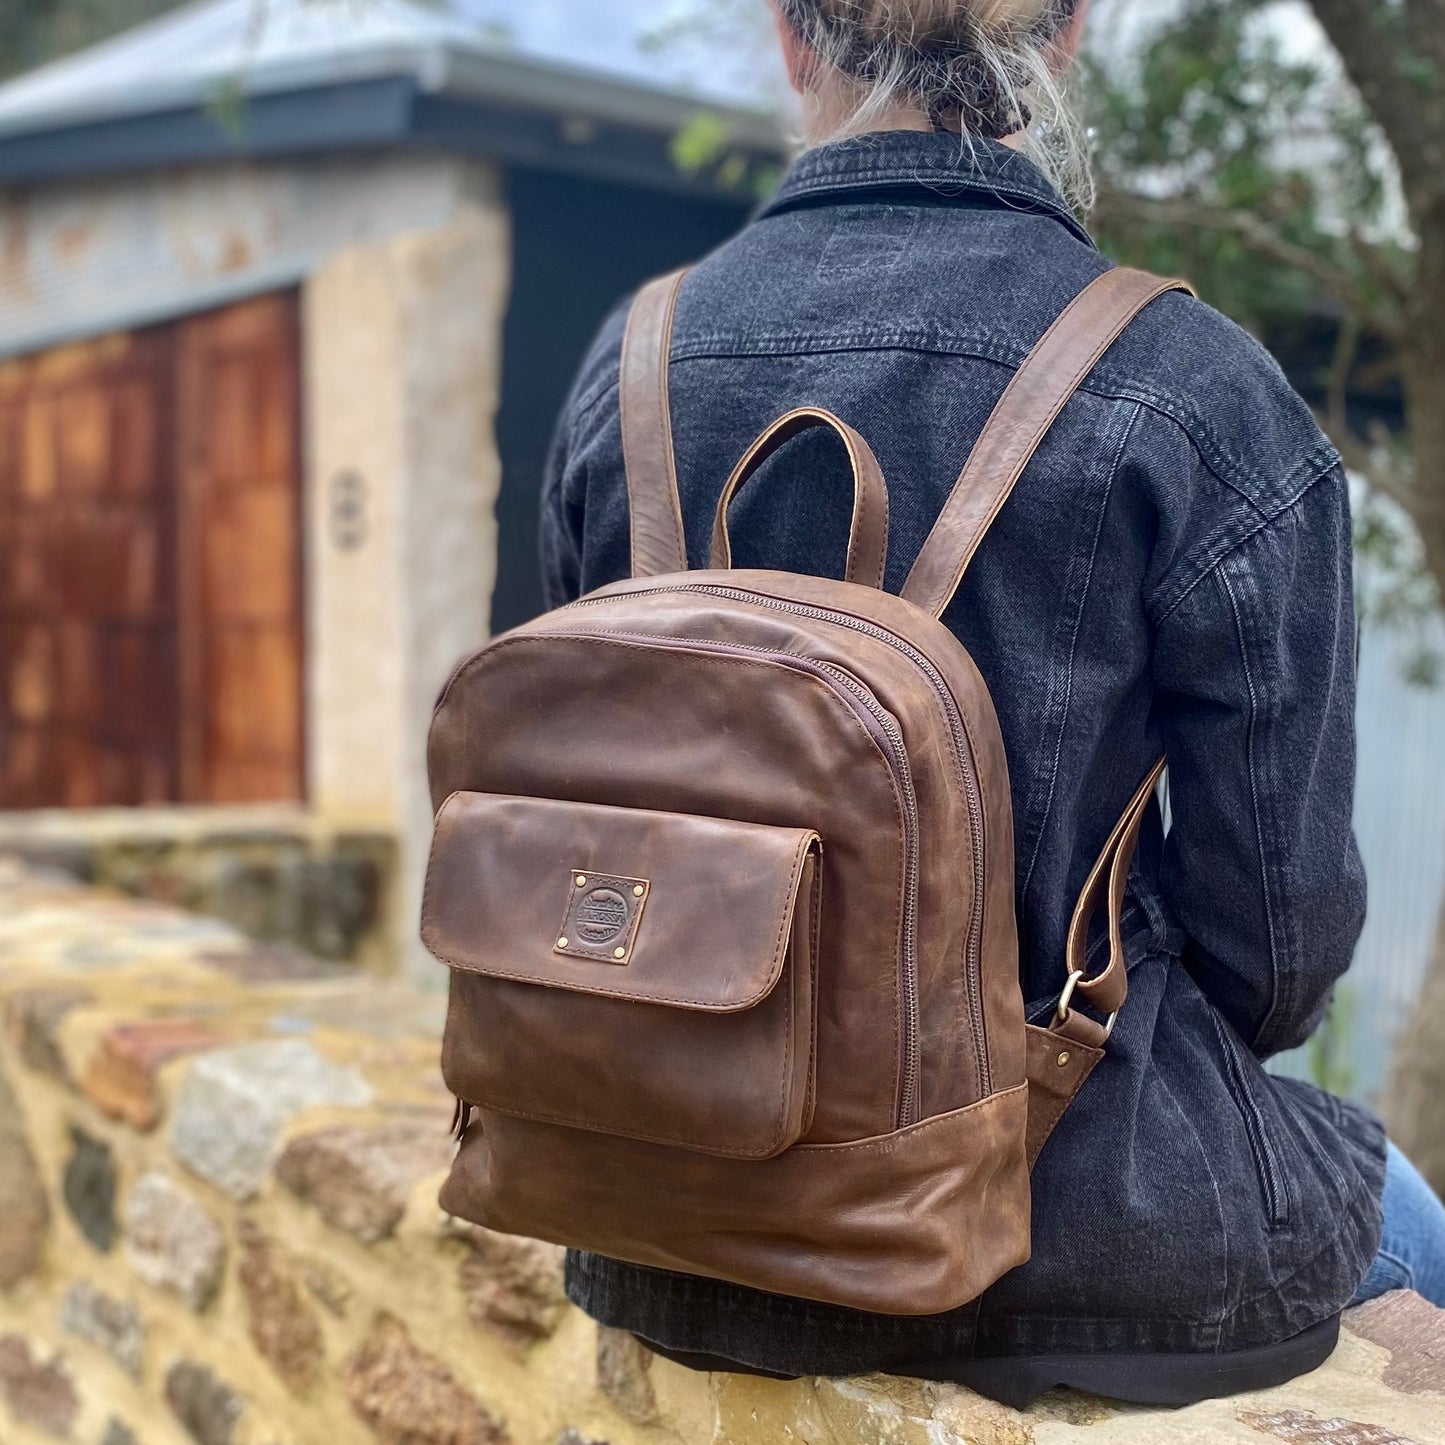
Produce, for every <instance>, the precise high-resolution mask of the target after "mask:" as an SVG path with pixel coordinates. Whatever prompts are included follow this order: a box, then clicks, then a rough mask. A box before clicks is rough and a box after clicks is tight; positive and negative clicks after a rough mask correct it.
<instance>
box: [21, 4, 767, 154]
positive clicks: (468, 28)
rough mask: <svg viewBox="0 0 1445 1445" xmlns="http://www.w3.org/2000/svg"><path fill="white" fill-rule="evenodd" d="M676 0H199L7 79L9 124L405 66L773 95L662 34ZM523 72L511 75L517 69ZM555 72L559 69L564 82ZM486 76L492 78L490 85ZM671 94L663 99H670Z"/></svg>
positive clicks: (535, 96)
mask: <svg viewBox="0 0 1445 1445" xmlns="http://www.w3.org/2000/svg"><path fill="white" fill-rule="evenodd" d="M675 11H676V0H442V3H438V4H435V5H428V4H421V3H415V0H198V3H195V4H191V5H186V6H183V7H181V8H180V9H178V10H175V11H172V12H170V13H169V14H166V15H163V16H161V17H160V18H158V19H156V20H152V21H150V22H149V23H147V24H144V25H141V26H138V27H136V28H135V29H133V30H130V31H127V32H126V33H125V34H123V35H120V36H118V37H116V38H115V39H112V40H109V41H106V42H104V43H103V44H100V45H97V46H93V47H92V48H90V49H88V50H85V51H82V52H80V53H79V54H76V55H72V56H68V57H66V58H64V59H62V60H58V61H55V62H53V63H51V64H50V65H46V66H43V67H41V68H40V69H38V70H35V71H32V72H31V73H30V74H28V75H24V76H21V77H19V78H18V79H16V80H13V81H11V82H10V83H9V84H7V85H5V86H0V137H4V136H15V135H34V134H37V133H41V132H45V131H49V130H58V129H64V128H67V127H73V126H79V125H87V124H93V123H95V122H97V121H106V120H110V119H121V118H125V117H133V116H137V115H144V114H155V113H160V112H165V111H168V110H175V109H179V108H184V107H187V106H196V105H204V104H210V103H212V102H213V101H214V100H215V99H216V97H217V96H218V95H224V94H226V93H227V92H230V91H234V90H235V89H236V88H239V89H240V91H241V92H242V93H243V94H246V95H267V94H274V93H277V92H281V91H295V90H304V89H310V88H316V87H322V86H327V85H341V84H346V83H349V82H356V81H363V80H371V79H375V78H378V77H383V76H405V77H407V78H408V79H410V80H411V81H413V82H414V83H415V84H416V85H417V86H418V88H419V89H421V90H422V91H424V92H430V93H463V94H471V95H475V96H477V97H478V98H484V97H485V96H486V95H487V94H489V93H490V91H491V90H493V89H501V90H508V89H510V90H511V91H513V92H514V94H512V95H511V96H506V97H502V98H505V99H509V100H513V101H515V100H517V99H518V96H517V94H515V92H516V91H517V90H518V87H519V86H521V87H522V96H521V98H522V99H524V100H526V99H530V100H531V101H532V102H533V103H534V104H535V105H537V106H539V107H544V108H551V109H558V108H565V109H572V110H575V109H579V108H580V109H588V108H591V107H592V106H595V105H597V104H603V108H604V110H605V111H607V112H610V114H609V116H608V118H610V119H622V118H624V117H623V116H622V115H621V114H619V113H618V112H619V111H626V110H628V109H629V108H630V109H631V110H632V111H633V112H635V116H634V118H635V119H636V121H637V122H638V123H639V124H644V125H645V124H649V123H656V124H671V123H673V112H674V110H675V107H676V104H677V102H678V101H679V100H682V99H685V98H691V100H692V103H693V104H694V105H695V104H696V103H697V102H699V101H702V102H705V103H707V104H710V105H717V106H723V107H726V108H728V109H740V110H745V111H754V112H756V111H759V110H761V111H764V112H766V110H767V109H768V108H769V106H768V97H769V96H770V95H771V96H774V97H775V96H776V95H777V93H778V92H777V90H776V76H768V75H764V74H760V73H759V72H758V71H757V70H756V68H754V69H753V70H752V73H751V74H740V73H738V72H737V71H734V72H732V73H725V72H723V71H715V70H708V71H701V70H700V67H699V66H698V65H697V63H696V62H697V57H696V55H693V56H689V55H688V54H687V53H686V51H685V49H683V48H679V49H675V50H664V51H662V52H659V51H658V50H657V49H656V48H655V47H651V46H649V44H648V37H649V36H650V35H651V34H653V33H654V31H655V29H656V27H657V26H659V25H661V24H665V23H666V21H667V20H668V18H669V17H670V16H671V15H672V14H674V13H675ZM509 70H510V71H512V72H513V77H512V84H511V85H510V86H508V85H507V84H505V76H506V72H507V71H509ZM549 81H550V83H549ZM479 86H480V87H481V90H480V91H479V90H478V87H479ZM660 100H661V101H671V102H672V104H671V105H667V106H664V107H663V111H665V112H666V115H665V117H664V114H663V111H659V109H658V104H657V102H658V101H660Z"/></svg>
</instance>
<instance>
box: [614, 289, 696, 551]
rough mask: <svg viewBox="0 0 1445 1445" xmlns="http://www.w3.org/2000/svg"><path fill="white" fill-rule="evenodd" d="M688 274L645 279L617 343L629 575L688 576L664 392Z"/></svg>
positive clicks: (668, 411)
mask: <svg viewBox="0 0 1445 1445" xmlns="http://www.w3.org/2000/svg"><path fill="white" fill-rule="evenodd" d="M685 275H687V272H686V271H685V270H683V271H674V272H672V273H671V275H668V276H659V277H658V278H657V279H656V280H655V281H649V282H648V283H647V285H645V286H644V287H643V288H642V290H641V291H639V292H638V293H637V299H636V300H635V301H634V302H633V303H632V313H631V315H630V316H629V317H628V319H627V331H626V333H625V334H624V336H623V338H622V363H621V373H620V376H619V380H618V395H619V398H620V405H621V411H622V458H623V465H624V467H625V468H626V472H627V510H628V516H629V518H630V525H631V529H632V575H633V576H634V577H656V576H660V575H661V574H662V573H665V572H686V571H687V541H686V537H685V534H684V533H683V529H682V504H681V502H680V501H679V499H678V494H677V465H676V463H675V462H674V460H673V453H672V415H671V411H670V409H669V402H668V390H667V359H668V352H669V351H670V349H671V344H672V317H673V312H674V311H675V310H676V307H677V293H678V291H679V290H680V289H681V288H682V278H683V277H684V276H685Z"/></svg>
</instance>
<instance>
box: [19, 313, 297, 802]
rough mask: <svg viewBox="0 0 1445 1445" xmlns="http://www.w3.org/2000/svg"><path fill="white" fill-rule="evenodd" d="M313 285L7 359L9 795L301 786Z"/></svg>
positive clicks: (249, 792)
mask: <svg viewBox="0 0 1445 1445" xmlns="http://www.w3.org/2000/svg"><path fill="white" fill-rule="evenodd" d="M297 386H298V358H297V308H296V298H295V296H294V295H292V294H289V293H288V294H284V295H278V296H272V297H265V298H262V299H260V300H257V301H251V302H245V303H242V304H240V305H237V306H231V307H227V308H225V309H224V310H221V311H217V312H213V313H209V314H207V315H204V316H199V317H193V318H189V319H187V320H185V321H181V322H177V323H174V324H170V325H166V326H157V327H151V328H148V329H146V330H144V331H138V332H132V333H128V334H124V335H116V336H109V337H103V338H100V339H98V340H96V341H92V342H86V343H83V344H80V345H77V346H69V347H64V348H60V349H57V350H55V351H52V352H48V353H45V354H44V355H42V356H37V357H31V358H24V359H21V360H19V361H10V362H4V363H0V808H28V807H91V806H98V805H123V804H145V803H165V802H177V801H188V802H242V801H261V800H265V801H272V800H282V799H292V798H298V797H300V796H301V790H302V781H303V778H302V748H301V743H302V717H301V697H302V685H301V665H302V664H301V659H302V632H301V586H300V521H299V515H300V507H299V480H300V446H299V437H298V427H297Z"/></svg>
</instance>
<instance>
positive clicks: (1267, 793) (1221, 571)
mask: <svg viewBox="0 0 1445 1445" xmlns="http://www.w3.org/2000/svg"><path fill="white" fill-rule="evenodd" d="M1237 550H1238V549H1236V551H1235V552H1231V553H1230V556H1231V557H1233V556H1235V555H1237ZM1218 578H1219V585H1220V586H1221V587H1222V588H1223V589H1224V594H1225V597H1226V599H1227V600H1228V603H1229V608H1230V612H1231V614H1232V616H1233V618H1234V631H1235V638H1236V640H1237V641H1238V644H1239V661H1240V666H1241V668H1242V669H1243V671H1244V681H1245V686H1246V688H1247V690H1248V692H1249V729H1248V733H1247V736H1246V742H1245V757H1246V762H1247V766H1248V769H1249V791H1250V801H1251V804H1252V806H1253V809H1254V834H1255V846H1256V848H1257V849H1258V850H1259V879H1260V884H1261V886H1262V888H1263V890H1264V918H1265V933H1266V936H1267V937H1268V939H1269V970H1270V1001H1269V1009H1268V1010H1267V1011H1266V1013H1265V1016H1264V1019H1263V1021H1262V1022H1261V1023H1260V1025H1259V1027H1258V1028H1257V1029H1255V1030H1254V1037H1253V1039H1251V1040H1250V1041H1249V1043H1250V1047H1251V1048H1252V1049H1253V1050H1254V1051H1255V1052H1256V1053H1257V1052H1258V1051H1259V1046H1260V1044H1261V1042H1262V1041H1263V1040H1264V1039H1265V1038H1266V1037H1267V1035H1268V1033H1269V1029H1270V1025H1271V1024H1272V1023H1273V1022H1274V1019H1275V1018H1276V1016H1277V1015H1278V1014H1279V1013H1280V1010H1281V1005H1282V995H1285V994H1287V993H1288V980H1289V977H1290V970H1289V968H1288V959H1285V960H1284V961H1283V965H1284V966H1282V963H1281V958H1280V952H1281V939H1280V933H1281V929H1282V923H1281V921H1278V920H1276V917H1275V914H1276V902H1277V899H1276V888H1275V881H1274V879H1273V878H1272V877H1271V875H1270V867H1269V850H1268V846H1267V844H1266V839H1265V834H1266V820H1265V816H1264V814H1265V802H1264V799H1266V798H1268V797H1271V796H1273V790H1272V788H1270V787H1269V786H1268V784H1269V780H1268V779H1264V780H1263V781H1264V784H1265V786H1264V787H1263V788H1261V778H1260V771H1261V767H1260V763H1259V759H1258V756H1257V751H1256V744H1257V736H1258V729H1259V723H1260V697H1259V693H1258V691H1257V690H1256V688H1255V680H1254V673H1253V670H1252V669H1251V667H1250V663H1249V650H1250V649H1249V637H1248V635H1247V629H1246V627H1245V622H1244V614H1243V612H1242V611H1241V609H1240V605H1239V598H1238V597H1237V596H1236V594H1235V590H1234V586H1233V584H1232V583H1231V582H1230V580H1229V572H1228V569H1227V567H1226V566H1225V565H1223V564H1221V566H1220V567H1219V568H1218ZM1271 821H1272V820H1271ZM1285 951H1286V952H1288V947H1287V941H1286V948H1285Z"/></svg>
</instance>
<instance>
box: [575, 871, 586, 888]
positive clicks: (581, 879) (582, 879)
mask: <svg viewBox="0 0 1445 1445" xmlns="http://www.w3.org/2000/svg"><path fill="white" fill-rule="evenodd" d="M577 886H578V887H579V888H585V887H586V886H587V875H586V874H585V873H579V874H578V875H577Z"/></svg>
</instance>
